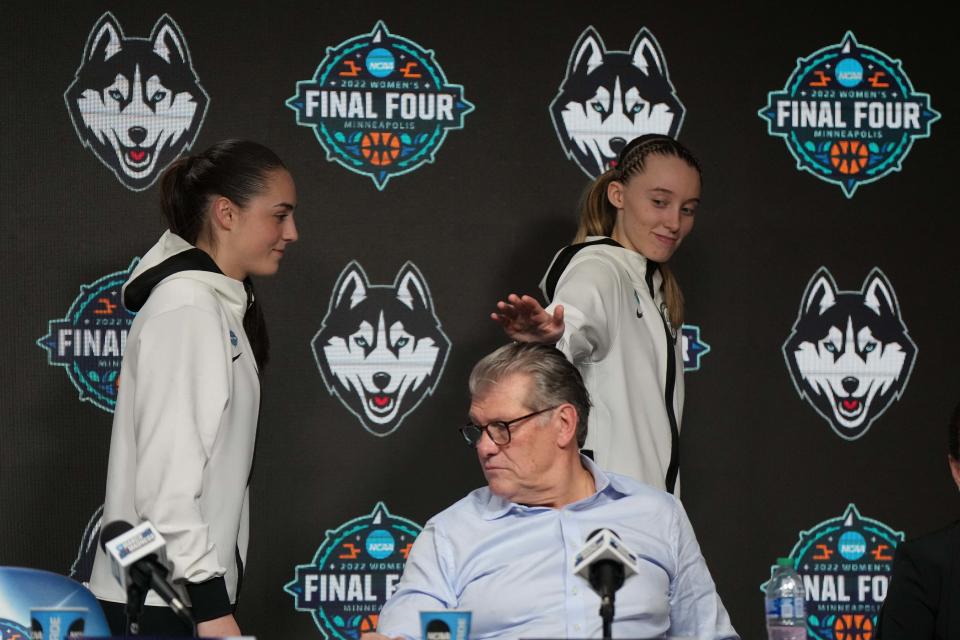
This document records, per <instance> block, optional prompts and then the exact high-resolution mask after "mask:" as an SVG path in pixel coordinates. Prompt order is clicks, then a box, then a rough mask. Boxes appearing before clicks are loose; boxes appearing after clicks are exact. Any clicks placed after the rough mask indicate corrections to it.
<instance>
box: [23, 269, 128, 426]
mask: <svg viewBox="0 0 960 640" xmlns="http://www.w3.org/2000/svg"><path fill="white" fill-rule="evenodd" d="M138 262H140V259H139V258H134V260H133V262H131V263H130V266H129V267H127V270H126V271H117V272H115V273H110V274H108V275H105V276H103V277H102V278H99V279H98V280H95V281H94V282H92V283H90V284H85V285H81V286H80V295H78V296H77V297H76V299H75V300H74V301H73V304H71V305H70V308H69V309H68V310H67V313H66V315H65V316H64V317H63V318H58V319H56V320H51V321H50V322H49V323H48V325H47V334H46V335H45V336H43V337H42V338H40V339H39V340H37V345H38V346H39V347H41V348H43V349H44V350H46V352H47V363H48V364H51V365H55V366H59V367H63V368H64V369H65V370H66V372H67V377H68V378H69V379H70V382H71V383H72V384H73V386H74V387H76V389H77V391H78V392H79V393H80V399H81V400H85V401H87V402H90V403H93V404H94V405H96V406H97V407H99V408H101V409H103V410H104V411H108V412H110V413H113V409H114V407H115V406H116V403H117V390H118V389H119V387H120V361H121V359H122V358H123V352H124V349H125V347H126V345H127V334H128V333H129V332H130V325H131V324H133V318H134V314H133V313H131V312H130V311H128V310H127V308H126V307H124V306H123V303H122V302H121V288H122V287H123V283H125V282H126V281H127V280H128V279H129V278H130V274H132V273H133V269H134V267H136V266H137V263H138Z"/></svg>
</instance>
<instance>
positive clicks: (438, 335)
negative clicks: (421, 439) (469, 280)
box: [311, 261, 450, 436]
mask: <svg viewBox="0 0 960 640" xmlns="http://www.w3.org/2000/svg"><path fill="white" fill-rule="evenodd" d="M311 348H312V350H313V355H314V359H315V360H316V362H317V366H318V367H319V369H320V375H321V376H322V377H323V381H324V383H325V384H326V387H327V390H328V391H329V392H330V393H331V394H332V395H335V396H336V397H337V398H339V399H340V402H341V403H343V406H344V407H346V408H347V409H348V410H349V411H350V412H351V413H353V414H354V415H355V416H356V417H357V418H358V419H359V420H360V424H362V425H363V427H364V428H365V429H366V430H367V431H369V432H370V433H372V434H374V435H376V436H386V435H389V434H391V433H393V432H394V431H395V430H396V429H397V428H398V427H399V426H400V424H401V423H402V422H403V420H404V418H406V417H407V416H408V415H409V414H410V413H411V412H412V411H413V410H414V409H416V408H417V407H418V406H419V405H420V403H421V402H422V401H423V399H424V398H425V397H426V396H427V395H429V394H432V393H433V390H434V389H435V388H436V386H437V384H438V383H439V382H440V376H441V375H442V374H443V367H444V365H445V364H446V362H447V356H448V354H449V352H450V339H449V338H447V335H446V334H445V333H444V332H443V329H442V328H441V327H440V320H439V318H437V315H436V312H435V310H434V306H433V298H432V297H431V296H430V290H429V289H428V288H427V281H426V280H425V279H424V277H423V274H422V273H421V272H420V269H418V268H417V266H416V265H415V264H413V263H412V262H407V263H406V264H405V265H403V267H401V268H400V271H399V272H398V273H397V276H396V279H395V280H394V281H393V284H371V283H370V280H369V278H367V274H366V272H365V271H364V270H363V267H361V266H360V264H359V263H358V262H356V261H353V262H351V263H350V264H348V265H347V266H346V267H345V268H344V270H343V271H342V272H341V273H340V277H339V278H337V283H336V284H335V285H334V287H333V295H332V296H331V297H330V305H329V307H328V309H327V315H326V316H324V318H323V325H322V326H321V328H320V330H319V331H318V332H317V334H316V335H315V336H314V338H313V340H312V341H311Z"/></svg>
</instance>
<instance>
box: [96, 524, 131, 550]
mask: <svg viewBox="0 0 960 640" xmlns="http://www.w3.org/2000/svg"><path fill="white" fill-rule="evenodd" d="M130 529H133V525H132V524H130V523H129V522H124V521H123V520H116V521H114V522H111V523H110V524H108V525H107V526H105V527H104V528H103V529H101V530H100V548H101V549H103V550H104V551H106V550H107V549H106V547H107V543H108V542H110V541H111V540H113V539H114V538H116V537H117V536H121V535H123V534H125V533H126V532H127V531H130Z"/></svg>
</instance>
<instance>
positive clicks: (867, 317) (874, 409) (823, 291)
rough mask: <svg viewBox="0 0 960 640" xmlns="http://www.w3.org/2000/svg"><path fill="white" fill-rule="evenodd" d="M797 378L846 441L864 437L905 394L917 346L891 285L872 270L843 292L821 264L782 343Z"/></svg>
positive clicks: (800, 388) (801, 390)
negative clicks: (859, 287)
mask: <svg viewBox="0 0 960 640" xmlns="http://www.w3.org/2000/svg"><path fill="white" fill-rule="evenodd" d="M783 355H784V357H785V358H786V360H787V367H788V368H789V369H790V375H791V376H793V383H794V385H795V386H796V388H797V391H798V392H799V393H800V397H801V398H805V399H806V400H807V401H808V402H810V404H811V405H813V408H814V409H816V410H817V412H818V413H819V414H820V415H821V416H823V418H824V419H826V420H827V422H829V423H830V425H831V426H832V427H833V430H834V431H835V432H836V433H837V435H839V436H840V437H841V438H844V439H846V440H854V439H856V438H859V437H860V436H862V435H863V434H864V433H866V431H867V429H869V428H870V425H871V424H872V423H873V421H874V420H876V419H877V418H879V417H880V415H881V414H882V413H883V412H884V411H885V410H886V409H887V407H888V406H890V403H891V402H892V401H893V400H894V399H895V398H899V397H900V395H901V394H902V393H903V390H904V388H905V387H906V385H907V380H908V379H909V378H910V372H911V371H912V369H913V363H914V360H915V358H916V355H917V347H916V345H915V344H914V343H913V340H912V339H911V338H910V336H909V335H907V327H906V326H905V325H904V324H903V320H902V319H901V317H900V308H899V305H898V304H897V298H896V296H895V295H894V292H893V287H891V286H890V282H889V281H888V280H887V277H886V276H885V275H884V274H883V272H882V271H880V269H877V268H874V269H873V271H871V272H870V275H868V276H867V279H866V280H865V281H864V283H863V289H862V290H860V291H837V285H836V283H835V282H834V280H833V276H831V275H830V272H829V271H827V269H826V268H824V267H821V268H820V270H819V271H817V273H816V274H815V275H814V276H813V279H812V280H810V284H808V285H807V290H806V293H804V295H803V302H802V303H801V304H800V314H799V316H798V317H797V321H796V322H795V323H794V325H793V333H792V334H790V337H789V338H787V341H786V343H785V344H784V345H783Z"/></svg>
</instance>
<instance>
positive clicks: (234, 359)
mask: <svg viewBox="0 0 960 640" xmlns="http://www.w3.org/2000/svg"><path fill="white" fill-rule="evenodd" d="M242 355H243V354H242V353H238V354H237V355H235V356H233V361H234V362H236V361H237V358H239V357H240V356H242Z"/></svg>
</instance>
